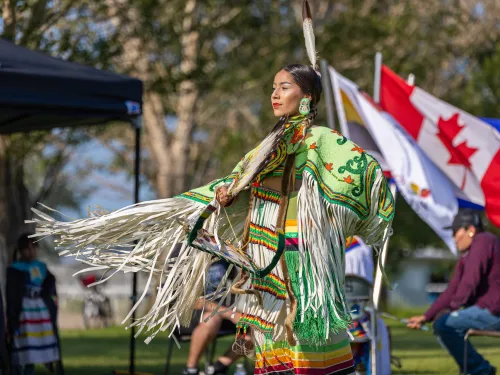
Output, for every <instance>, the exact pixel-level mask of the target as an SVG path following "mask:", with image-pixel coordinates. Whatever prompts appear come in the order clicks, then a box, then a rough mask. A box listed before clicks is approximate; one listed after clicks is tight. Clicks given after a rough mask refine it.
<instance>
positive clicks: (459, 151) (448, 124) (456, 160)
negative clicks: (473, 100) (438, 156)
mask: <svg viewBox="0 0 500 375" xmlns="http://www.w3.org/2000/svg"><path fill="white" fill-rule="evenodd" d="M458 116H459V114H458V113H455V114H454V115H453V116H451V117H450V118H449V119H448V120H445V119H443V118H442V117H439V120H438V123H437V126H438V129H439V132H438V133H437V137H438V138H439V140H440V141H441V143H443V145H444V147H446V149H447V150H448V152H449V153H450V160H448V165H463V166H464V167H465V168H466V169H470V167H471V163H470V158H471V157H472V155H474V154H475V153H476V151H477V148H473V147H469V146H467V141H463V142H462V143H460V144H459V145H457V146H453V140H454V139H455V137H456V136H457V135H458V133H460V132H461V131H462V129H463V128H464V127H465V126H464V125H460V124H459V123H458ZM466 175H467V171H465V173H464V178H463V180H462V186H461V188H462V189H463V188H464V187H465V178H466Z"/></svg>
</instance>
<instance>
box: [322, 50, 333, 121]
mask: <svg viewBox="0 0 500 375" xmlns="http://www.w3.org/2000/svg"><path fill="white" fill-rule="evenodd" d="M320 69H321V80H322V83H323V90H324V92H325V103H326V104H325V106H326V122H327V124H328V127H329V128H330V129H333V130H335V117H334V113H335V110H334V109H333V94H332V84H331V82H330V74H329V73H328V62H327V61H326V60H325V59H321V62H320Z"/></svg>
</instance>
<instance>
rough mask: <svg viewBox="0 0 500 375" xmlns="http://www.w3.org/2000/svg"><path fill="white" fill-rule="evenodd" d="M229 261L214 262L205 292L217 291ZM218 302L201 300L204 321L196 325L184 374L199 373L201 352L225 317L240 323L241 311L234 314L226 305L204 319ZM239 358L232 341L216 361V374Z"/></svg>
mask: <svg viewBox="0 0 500 375" xmlns="http://www.w3.org/2000/svg"><path fill="white" fill-rule="evenodd" d="M228 266H229V265H228V263H226V262H225V261H223V260H220V261H218V262H216V263H214V264H212V265H211V266H210V268H209V271H208V280H207V285H206V290H205V294H209V293H213V292H215V291H216V289H217V286H218V285H219V283H220V282H221V280H222V278H223V277H224V274H225V273H226V271H227V269H228ZM215 307H216V304H215V303H213V302H207V301H199V303H198V308H199V309H200V310H201V309H204V311H203V316H202V321H201V322H200V323H199V324H198V325H197V326H196V328H195V329H194V331H193V333H192V335H191V344H190V347H189V356H188V360H187V363H186V368H185V369H184V371H183V372H182V373H183V375H195V374H198V372H199V370H198V361H199V360H200V356H201V354H202V353H203V352H204V351H205V350H206V348H207V345H208V344H209V343H210V342H212V341H213V340H214V339H215V338H216V336H217V332H219V330H220V328H221V325H222V322H223V320H224V319H227V320H230V321H232V322H233V323H234V324H236V323H238V320H239V319H240V317H241V314H240V313H238V312H237V313H235V314H234V316H233V313H232V311H225V310H227V309H226V308H225V307H224V306H221V308H220V311H221V312H222V313H218V314H216V315H214V316H213V317H211V318H210V319H209V320H208V321H207V322H204V320H205V319H206V318H207V317H209V316H210V315H211V314H212V311H213V309H214V308H215ZM238 358H239V355H237V354H236V353H234V351H233V350H232V343H231V345H230V346H229V348H228V349H227V351H226V353H225V354H224V355H223V356H221V357H219V358H218V359H217V361H216V362H215V363H214V365H213V367H214V372H213V374H216V375H223V374H226V372H227V370H228V368H229V367H230V366H231V365H232V364H233V363H234V362H235V361H236V360H237V359H238ZM207 375H212V374H207Z"/></svg>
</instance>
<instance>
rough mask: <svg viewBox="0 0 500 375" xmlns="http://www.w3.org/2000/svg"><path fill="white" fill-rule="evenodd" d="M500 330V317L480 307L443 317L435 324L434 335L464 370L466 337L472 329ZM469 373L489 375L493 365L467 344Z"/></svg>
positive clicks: (472, 307) (454, 312)
mask: <svg viewBox="0 0 500 375" xmlns="http://www.w3.org/2000/svg"><path fill="white" fill-rule="evenodd" d="M470 328H473V329H478V330H490V331H495V330H500V316H495V315H493V314H492V313H491V312H490V311H489V310H488V309H483V308H481V307H479V306H471V307H467V308H465V309H463V310H458V311H453V312H452V313H449V314H445V315H442V316H441V317H439V318H438V319H437V320H436V321H435V322H434V334H435V335H436V336H438V339H439V341H440V343H441V345H443V346H444V348H445V349H446V350H448V352H449V353H450V354H451V355H452V357H453V358H454V359H455V361H456V362H457V364H458V366H459V367H460V368H461V369H463V361H464V337H465V333H466V332H467V331H468V330H469V329H470ZM467 345H468V348H467V373H469V374H472V375H487V374H488V373H489V372H490V371H491V365H490V364H489V362H488V361H487V360H485V359H484V358H483V357H482V356H481V355H480V354H479V353H478V352H477V351H476V350H475V349H474V348H473V347H472V345H471V344H470V342H467Z"/></svg>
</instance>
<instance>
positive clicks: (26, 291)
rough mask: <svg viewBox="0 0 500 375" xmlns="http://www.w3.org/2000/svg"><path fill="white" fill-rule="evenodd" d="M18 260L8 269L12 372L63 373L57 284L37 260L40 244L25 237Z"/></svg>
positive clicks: (19, 244) (19, 374)
mask: <svg viewBox="0 0 500 375" xmlns="http://www.w3.org/2000/svg"><path fill="white" fill-rule="evenodd" d="M16 255H17V259H15V260H14V262H13V263H12V264H11V265H10V267H9V268H8V269H7V288H6V304H7V329H8V335H9V339H10V353H11V361H10V362H11V367H12V369H11V372H12V374H14V375H32V374H34V373H35V364H46V365H47V367H48V368H49V369H54V367H53V364H54V362H55V363H56V366H55V371H56V373H57V374H58V375H61V374H62V373H63V368H62V363H61V361H60V358H61V356H60V346H59V337H58V332H57V301H56V298H57V294H56V281H55V278H54V276H53V275H52V274H51V273H50V272H49V270H48V269H47V266H46V265H45V263H43V262H41V261H39V260H37V259H36V257H37V244H36V243H34V241H33V240H32V239H31V238H29V235H28V234H23V235H22V236H20V237H19V239H18V241H17V254H16Z"/></svg>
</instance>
